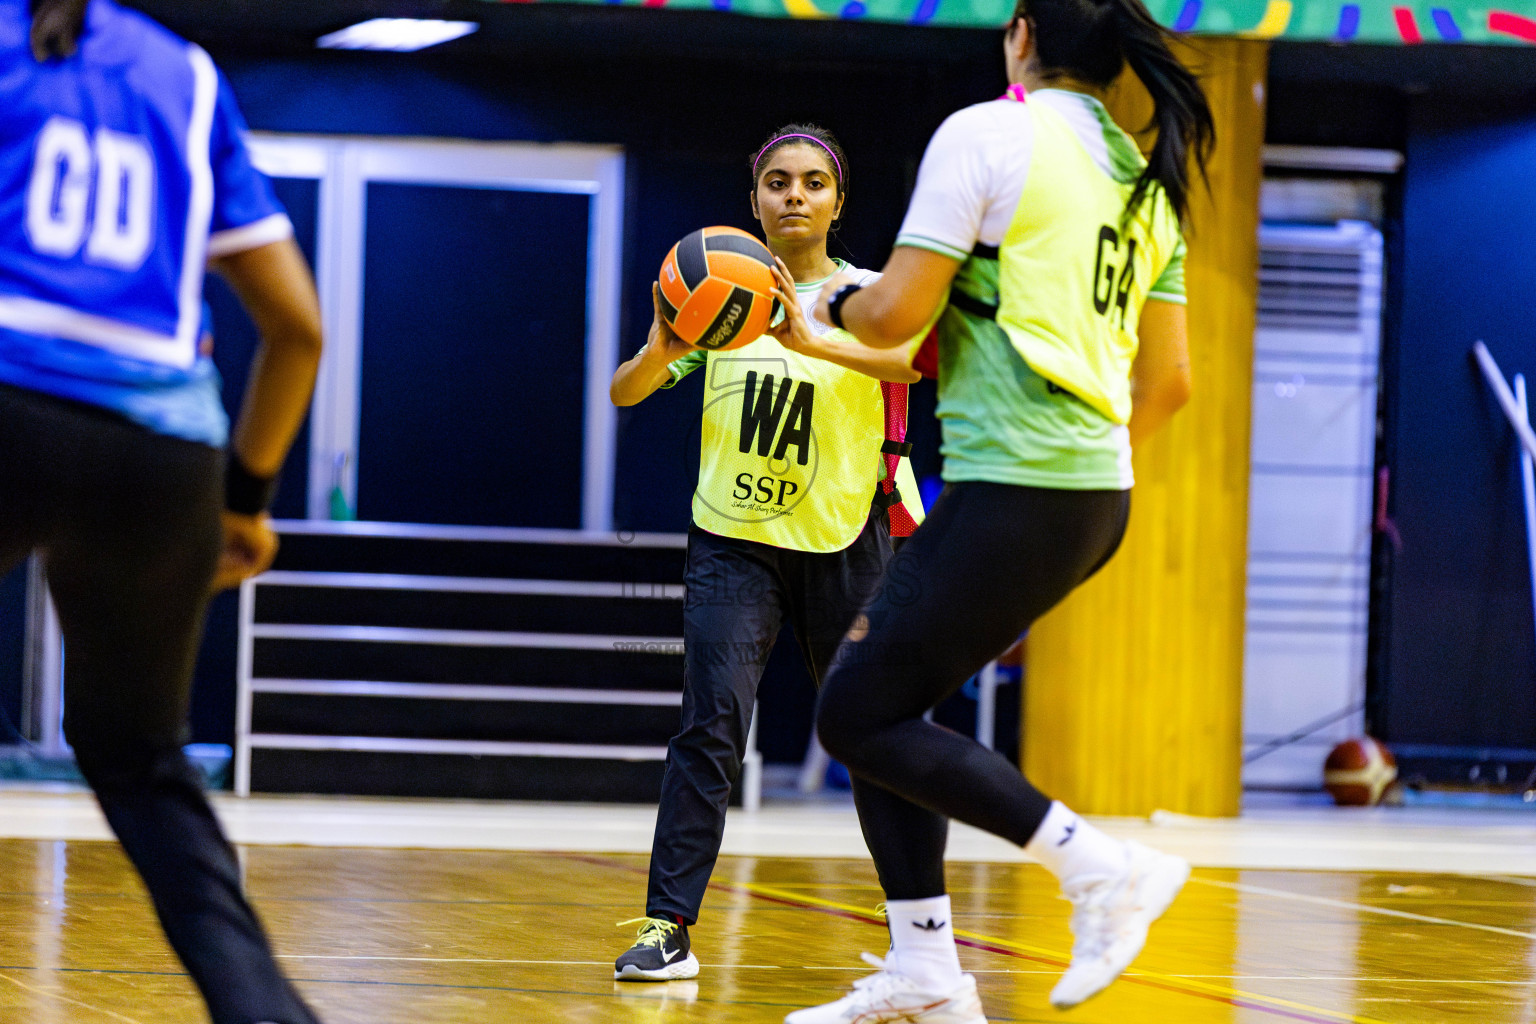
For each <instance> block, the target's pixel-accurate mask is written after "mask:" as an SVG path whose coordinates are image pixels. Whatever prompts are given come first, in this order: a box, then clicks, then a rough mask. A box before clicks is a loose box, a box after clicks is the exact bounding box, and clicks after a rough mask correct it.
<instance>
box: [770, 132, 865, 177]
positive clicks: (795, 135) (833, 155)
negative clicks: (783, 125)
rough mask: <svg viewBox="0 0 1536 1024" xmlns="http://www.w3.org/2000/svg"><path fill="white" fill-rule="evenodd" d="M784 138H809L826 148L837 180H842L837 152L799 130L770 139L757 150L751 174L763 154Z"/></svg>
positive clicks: (840, 164)
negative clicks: (835, 170)
mask: <svg viewBox="0 0 1536 1024" xmlns="http://www.w3.org/2000/svg"><path fill="white" fill-rule="evenodd" d="M785 139H810V140H811V141H812V142H814V143H816V145H818V146H820V147H821V148H822V149H824V150H826V151H827V156H829V157H831V158H832V166H834V167H836V168H837V180H838V181H839V182H841V181H842V180H843V165H842V162H841V161H840V160H838V159H837V154H836V153H834V152H832V147H831V146H829V145H827V144H826V143H825V142H822V141H821V140H820V139H818V138H817V137H816V136H814V135H802V134H800V133H799V132H793V133H791V134H789V135H780V136H779V137H778V138H776V139H773V140H771V141H770V142H769V143H768V145H766V146H764V147H763V148H762V149H760V150H758V151H757V157H756V158H755V159H754V160H753V161H752V174H753V175H754V177H755V176H756V174H757V165H758V164H759V163H761V162H762V160H763V154H764V153H766V152H768V151H769V150H770V149H772V148H773V147H774V146H777V145H778V144H779V143H781V142H783V141H784V140H785Z"/></svg>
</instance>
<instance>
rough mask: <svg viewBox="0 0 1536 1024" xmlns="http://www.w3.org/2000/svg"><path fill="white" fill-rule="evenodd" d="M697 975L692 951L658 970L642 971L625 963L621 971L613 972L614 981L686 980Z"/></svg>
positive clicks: (697, 971)
mask: <svg viewBox="0 0 1536 1024" xmlns="http://www.w3.org/2000/svg"><path fill="white" fill-rule="evenodd" d="M698 976H699V961H698V958H697V957H695V956H694V955H693V954H692V953H689V954H688V955H687V956H685V957H683V958H682V959H681V960H678V961H677V962H676V963H670V964H668V965H667V966H665V967H663V968H662V969H661V970H659V971H642V970H641V969H640V968H638V967H636V966H635V965H634V964H625V965H624V969H623V970H622V971H614V972H613V980H614V981H686V980H687V979H689V978H696V977H698Z"/></svg>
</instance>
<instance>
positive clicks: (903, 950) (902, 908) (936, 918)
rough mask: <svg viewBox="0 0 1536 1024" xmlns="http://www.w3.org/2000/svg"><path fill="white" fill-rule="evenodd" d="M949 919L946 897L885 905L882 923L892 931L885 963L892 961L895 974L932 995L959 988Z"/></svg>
mask: <svg viewBox="0 0 1536 1024" xmlns="http://www.w3.org/2000/svg"><path fill="white" fill-rule="evenodd" d="M950 918H951V915H950V910H949V897H948V896H933V897H930V898H929V899H926V900H887V901H886V904H885V920H886V923H887V924H888V925H889V926H890V929H891V953H890V956H889V957H887V959H888V960H894V961H895V963H894V964H893V965H892V966H893V967H894V968H895V970H896V972H897V973H899V974H904V975H906V976H907V977H908V978H911V979H912V980H913V981H915V982H917V983H918V984H919V985H921V986H922V987H923V988H925V989H928V990H929V991H933V992H948V991H949V990H950V989H953V988H955V987H956V986H957V985H959V984H960V980H961V977H962V974H961V971H960V955H959V952H958V951H957V950H956V949H955V929H954V925H953V924H952V923H951V920H950Z"/></svg>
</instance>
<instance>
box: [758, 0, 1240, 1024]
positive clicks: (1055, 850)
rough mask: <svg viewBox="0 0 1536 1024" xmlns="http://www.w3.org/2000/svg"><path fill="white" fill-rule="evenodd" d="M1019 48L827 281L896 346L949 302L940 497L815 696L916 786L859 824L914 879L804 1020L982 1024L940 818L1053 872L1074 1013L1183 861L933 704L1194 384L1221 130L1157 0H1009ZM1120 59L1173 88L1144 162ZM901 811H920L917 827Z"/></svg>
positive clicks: (1042, 597) (852, 753)
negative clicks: (829, 995) (1188, 297)
mask: <svg viewBox="0 0 1536 1024" xmlns="http://www.w3.org/2000/svg"><path fill="white" fill-rule="evenodd" d="M1004 54H1005V59H1006V64H1007V70H1008V79H1009V82H1010V85H1009V88H1008V91H1007V92H1006V93H1005V94H1004V95H1003V96H1002V97H1001V98H999V99H997V100H994V101H992V102H988V103H979V104H976V105H975V106H972V107H968V108H966V109H964V110H961V111H959V112H957V113H956V114H954V115H952V116H951V117H950V118H949V119H948V120H946V121H945V122H944V124H943V125H942V126H941V127H940V128H939V130H938V131H937V132H936V133H935V135H934V137H933V139H932V141H931V142H930V143H929V145H928V150H927V152H926V154H925V155H924V157H923V163H922V167H921V169H920V171H919V173H918V179H917V185H916V189H915V191H914V194H913V197H912V202H911V205H910V206H909V208H908V211H907V216H906V219H905V220H904V222H903V224H902V229H901V232H900V234H899V235H898V237H897V242H896V249H895V251H894V252H893V253H892V255H891V258H890V261H889V262H888V263H887V264H886V268H885V271H884V273H883V275H882V276H881V277H880V278H879V279H878V280H877V281H874V282H871V283H868V284H866V283H864V282H860V281H856V280H852V279H843V278H837V279H834V280H832V281H830V282H828V283H827V285H826V286H825V287H824V289H823V292H822V296H821V300H820V302H819V303H818V305H817V307H816V314H817V315H818V316H819V317H821V318H822V319H824V320H826V321H827V322H829V323H832V324H836V325H838V326H841V327H845V328H846V329H847V330H848V331H850V332H851V333H852V334H853V335H855V336H856V337H857V338H859V339H860V340H861V341H863V342H864V343H866V344H868V345H870V346H872V347H875V348H880V349H884V348H886V347H890V346H895V345H897V344H899V343H900V342H901V340H902V339H904V338H908V337H910V336H911V335H912V332H914V331H916V330H919V329H920V328H921V327H922V326H923V325H925V324H928V323H931V322H933V320H934V317H935V315H936V314H937V315H938V321H937V328H936V332H935V337H936V340H937V375H938V378H939V405H938V416H939V419H940V421H941V424H942V428H943V449H942V450H943V454H944V479H945V482H946V487H945V490H944V493H943V495H942V497H940V498H939V500H938V501H937V502H936V503H935V505H934V507H933V509H932V511H931V514H930V515H929V517H928V520H927V521H926V522H925V523H924V524H923V525H922V527H921V528H919V529H918V530H917V531H916V533H915V534H914V535H913V536H912V538H911V540H910V541H908V542H907V543H906V544H905V545H904V546H903V548H902V550H901V552H900V553H899V554H898V555H897V556H896V557H895V558H894V559H893V560H892V562H891V566H890V568H889V569H888V576H887V579H886V580H885V581H882V583H881V585H880V587H879V589H878V591H877V593H876V596H875V597H874V598H873V600H872V601H871V602H870V604H869V606H868V607H867V608H866V609H865V613H864V614H865V615H867V617H868V620H869V628H868V630H867V631H862V634H854V635H851V636H850V637H849V640H848V641H847V642H846V643H845V645H844V648H843V650H842V651H841V652H840V653H839V657H838V659H837V661H836V667H835V668H834V670H833V672H832V676H831V678H830V679H829V680H828V682H827V684H826V685H825V686H824V687H823V688H822V692H821V697H820V706H819V708H818V710H817V728H818V732H819V735H820V737H821V740H822V743H823V744H824V745H825V746H826V748H827V750H828V751H829V752H831V753H832V755H833V756H835V757H837V758H839V759H840V760H842V761H843V762H844V763H845V764H846V765H847V766H848V768H849V771H850V772H851V773H852V774H853V776H854V777H855V778H856V779H859V780H861V781H863V782H866V783H870V784H873V785H877V786H879V787H881V788H882V789H883V790H886V791H889V792H892V793H898V794H900V795H901V796H903V797H905V798H907V800H908V801H910V803H908V804H904V805H900V804H893V805H892V808H893V813H892V815H891V816H890V817H886V818H882V819H881V820H879V821H878V822H874V823H871V822H870V821H868V820H866V821H865V823H864V824H865V835H866V838H867V839H868V841H869V843H870V846H871V848H872V849H873V848H875V847H876V846H877V845H879V844H880V843H882V842H883V839H881V838H880V837H878V836H876V835H874V834H873V833H874V831H875V829H876V828H880V827H895V828H897V829H898V830H899V832H900V835H901V837H902V839H901V841H902V842H903V844H904V845H905V848H906V850H907V857H906V858H905V859H897V858H894V857H893V858H891V863H892V864H895V865H897V866H899V867H900V868H901V869H902V870H900V871H897V872H892V871H888V870H886V869H885V867H883V866H882V869H881V872H880V879H881V884H882V885H883V886H884V888H885V891H886V896H887V903H886V908H887V921H888V923H889V926H890V933H891V951H890V953H889V955H888V956H887V958H886V959H885V960H884V961H882V962H880V964H881V969H880V971H879V973H877V974H876V975H874V976H873V977H870V978H866V979H864V980H862V981H861V982H859V984H858V985H857V986H855V988H854V990H853V992H852V993H851V994H850V995H848V996H846V997H844V998H842V999H839V1000H837V1001H836V1002H833V1003H829V1004H827V1005H824V1006H819V1007H814V1008H812V1009H808V1010H801V1011H797V1012H795V1013H791V1014H790V1015H789V1016H788V1018H787V1022H788V1024H848V1022H850V1021H874V1020H901V1021H909V1022H914V1024H985V1020H986V1018H985V1017H984V1016H983V1013H982V1009H981V1004H980V1002H979V1000H978V999H977V996H976V988H975V984H974V981H973V980H972V979H970V977H969V976H967V975H964V974H963V973H962V972H961V970H960V964H959V959H958V957H957V955H956V950H955V942H954V933H953V928H952V926H951V924H950V920H951V913H950V904H949V897H948V896H947V895H945V888H944V868H943V859H944V844H945V830H944V828H943V827H942V825H938V826H936V825H935V824H934V822H935V820H936V819H937V820H938V821H939V822H942V821H944V820H946V819H948V818H955V819H958V820H960V821H964V822H966V823H967V824H970V825H973V826H976V827H979V828H983V829H986V830H987V831H989V832H992V833H993V834H995V835H998V836H1001V837H1003V838H1005V839H1008V840H1011V841H1012V842H1014V843H1016V844H1018V845H1019V846H1022V847H1024V848H1025V849H1026V850H1027V851H1028V852H1029V854H1030V855H1031V856H1033V857H1034V858H1035V859H1036V860H1038V861H1039V862H1040V863H1041V864H1042V865H1044V866H1045V867H1046V868H1047V869H1049V870H1050V871H1051V872H1052V873H1053V874H1055V875H1056V877H1057V878H1058V879H1059V880H1060V881H1061V884H1062V890H1063V894H1064V895H1065V896H1066V897H1067V898H1068V899H1069V900H1071V902H1072V903H1073V908H1074V909H1073V915H1072V929H1073V931H1074V933H1075V934H1076V941H1075V943H1074V946H1073V951H1072V963H1071V966H1070V967H1069V968H1068V969H1067V971H1066V973H1065V974H1064V975H1063V976H1062V978H1061V979H1060V981H1059V982H1058V983H1057V985H1056V987H1055V989H1054V990H1053V991H1052V993H1051V1002H1052V1004H1053V1005H1055V1006H1056V1007H1058V1008H1066V1007H1070V1006H1075V1005H1077V1004H1078V1003H1081V1002H1082V1001H1083V1000H1085V999H1087V998H1089V997H1090V996H1092V995H1094V994H1095V993H1097V992H1099V991H1101V990H1102V989H1103V988H1105V987H1106V986H1107V985H1109V984H1110V983H1111V982H1112V981H1114V979H1115V978H1116V977H1118V976H1119V975H1120V973H1121V972H1122V971H1123V970H1124V969H1125V968H1126V967H1127V966H1128V965H1129V964H1130V963H1131V961H1132V960H1133V959H1134V958H1135V957H1136V955H1137V954H1138V953H1139V952H1140V950H1141V947H1142V945H1143V943H1144V942H1145V940H1146V934H1147V929H1148V928H1149V926H1150V925H1151V924H1152V922H1153V921H1155V920H1156V919H1157V918H1158V917H1159V916H1161V915H1162V913H1163V911H1164V910H1166V909H1167V907H1168V906H1169V904H1170V903H1172V901H1173V899H1174V897H1175V896H1176V895H1177V893H1178V891H1179V889H1180V888H1181V887H1182V886H1183V884H1184V881H1185V879H1186V878H1187V877H1188V874H1189V865H1188V864H1187V863H1185V862H1184V861H1183V860H1180V859H1179V858H1177V857H1171V856H1167V855H1165V854H1162V853H1158V852H1156V851H1154V850H1151V849H1148V848H1147V847H1144V846H1141V845H1139V844H1135V843H1126V842H1121V841H1118V840H1115V839H1112V838H1110V837H1108V836H1106V835H1104V834H1103V833H1102V832H1100V831H1098V830H1097V829H1095V828H1094V827H1093V826H1092V825H1090V824H1089V823H1088V822H1086V821H1084V820H1082V819H1081V818H1079V817H1078V816H1077V815H1075V814H1073V813H1072V812H1071V811H1070V810H1068V809H1067V808H1066V807H1064V806H1062V805H1061V804H1060V803H1059V802H1053V801H1051V800H1050V799H1049V798H1047V797H1046V796H1044V795H1042V794H1041V793H1040V792H1039V791H1038V790H1036V789H1035V788H1034V787H1033V786H1031V785H1030V783H1029V782H1028V781H1027V780H1026V779H1024V778H1023V777H1022V776H1021V775H1020V774H1019V772H1018V770H1017V769H1016V768H1015V767H1014V766H1013V765H1012V764H1010V763H1009V762H1008V761H1007V760H1006V759H1004V758H1003V757H1001V756H1000V755H998V754H996V753H994V752H992V751H990V750H986V749H984V748H983V747H981V746H980V745H979V744H977V743H975V742H973V741H971V740H970V739H967V738H966V737H964V736H960V735H958V734H956V733H953V732H949V731H947V730H944V729H941V728H939V727H937V726H935V725H933V724H931V723H929V722H927V721H925V720H924V718H923V715H924V713H925V712H926V711H927V710H928V709H930V708H932V707H933V706H934V705H936V704H937V703H939V702H940V701H941V700H943V699H944V697H945V696H947V695H948V694H949V693H951V692H952V691H954V690H955V689H956V688H958V687H959V686H960V685H961V684H963V683H964V682H965V680H966V679H967V678H969V677H970V676H971V675H973V674H974V673H975V672H977V671H978V670H979V669H980V668H982V666H984V665H985V664H986V663H987V662H988V661H989V660H990V659H991V658H993V657H995V656H996V655H997V654H998V653H999V652H1001V651H1003V650H1004V649H1006V648H1007V647H1008V646H1009V645H1011V644H1012V643H1013V642H1014V640H1015V639H1016V638H1017V637H1018V636H1019V634H1020V633H1022V632H1023V631H1024V630H1026V629H1027V628H1028V627H1029V626H1030V624H1031V623H1033V622H1034V621H1035V620H1036V619H1038V618H1039V617H1040V616H1041V615H1043V614H1045V612H1046V611H1048V610H1049V609H1050V608H1051V607H1052V606H1054V605H1055V604H1057V603H1058V602H1059V601H1061V600H1062V598H1064V597H1066V596H1067V594H1068V593H1070V592H1071V591H1072V589H1073V588H1075V587H1076V586H1077V585H1078V584H1080V583H1082V582H1083V581H1084V580H1085V579H1087V578H1088V577H1089V576H1091V575H1093V573H1094V572H1096V571H1097V570H1098V569H1099V568H1100V567H1101V566H1102V565H1103V564H1104V563H1105V562H1106V561H1108V560H1109V558H1110V557H1111V556H1112V555H1113V554H1114V551H1115V548H1116V547H1117V545H1118V544H1119V543H1120V538H1121V536H1122V534H1123V533H1124V530H1125V525H1126V520H1127V516H1128V514H1129V509H1130V487H1131V482H1132V481H1131V458H1130V455H1131V444H1132V443H1133V442H1135V441H1137V440H1139V439H1140V438H1144V437H1146V436H1147V435H1149V434H1150V433H1152V432H1153V431H1154V430H1156V429H1157V428H1158V427H1159V426H1161V425H1162V424H1163V423H1164V422H1166V421H1167V419H1168V417H1169V416H1170V415H1172V414H1173V412H1174V411H1175V410H1177V409H1178V408H1179V407H1180V406H1181V405H1182V404H1183V403H1184V402H1185V401H1187V399H1188V396H1189V386H1190V385H1189V369H1188V362H1189V360H1188V346H1187V341H1186V330H1185V310H1184V276H1183V266H1184V242H1183V239H1182V237H1181V229H1180V224H1181V221H1182V219H1183V216H1184V214H1185V211H1186V208H1187V202H1188V196H1189V190H1190V186H1191V180H1190V179H1191V174H1190V170H1189V167H1188V163H1189V157H1190V156H1191V155H1193V156H1194V157H1195V160H1196V163H1197V164H1198V165H1199V166H1200V167H1201V169H1202V170H1203V167H1204V161H1205V155H1206V154H1207V153H1208V151H1209V148H1210V146H1211V143H1212V140H1213V138H1214V123H1213V120H1212V117H1211V113H1210V108H1209V106H1208V104H1207V102H1206V99H1205V96H1204V94H1203V93H1202V92H1201V89H1200V86H1199V83H1198V82H1196V81H1195V79H1194V77H1193V76H1191V75H1190V74H1189V72H1188V71H1187V70H1185V68H1184V67H1183V66H1182V65H1181V64H1180V63H1179V62H1178V60H1177V59H1176V58H1175V57H1174V56H1173V54H1172V53H1171V52H1170V51H1169V48H1168V45H1167V41H1166V33H1165V31H1164V30H1163V29H1162V28H1161V27H1160V26H1159V25H1158V24H1157V23H1156V22H1155V21H1154V20H1153V19H1152V18H1151V16H1150V15H1149V14H1148V13H1147V10H1146V8H1145V7H1144V6H1143V5H1142V3H1141V0H1018V6H1017V7H1016V8H1015V10H1014V13H1013V17H1012V18H1011V19H1010V21H1009V23H1008V27H1007V30H1006V35H1005V37H1004ZM1126 63H1129V64H1130V65H1131V68H1132V69H1133V70H1134V71H1135V73H1136V75H1137V77H1139V78H1140V79H1141V81H1142V83H1143V84H1144V85H1145V86H1146V87H1147V89H1148V91H1149V92H1150V94H1151V97H1152V100H1153V103H1154V108H1155V123H1156V126H1157V129H1158V135H1157V143H1156V145H1155V146H1154V148H1153V149H1152V152H1151V154H1150V156H1149V157H1148V158H1147V159H1143V158H1142V155H1141V153H1140V152H1139V151H1138V149H1137V147H1136V146H1135V144H1134V142H1133V141H1132V140H1131V138H1130V137H1129V136H1127V135H1126V133H1125V132H1123V131H1122V130H1121V129H1120V128H1119V127H1118V126H1117V125H1116V124H1115V123H1114V122H1113V121H1112V120H1111V119H1110V117H1109V115H1108V113H1107V112H1106V111H1105V109H1104V105H1103V102H1102V99H1103V96H1104V91H1105V89H1106V88H1107V87H1108V86H1109V85H1110V83H1111V82H1113V81H1114V80H1115V78H1116V77H1117V76H1118V75H1119V74H1120V72H1121V70H1122V69H1123V67H1124V65H1125V64H1126ZM941 310H942V312H940V311H941ZM923 361H924V360H921V359H920V362H923ZM914 581H915V586H914ZM901 807H915V808H921V809H922V810H921V812H920V813H915V814H912V815H911V816H910V817H909V818H908V819H907V820H905V821H902V820H899V819H898V816H897V811H899V809H900V808H901ZM872 825H873V827H872Z"/></svg>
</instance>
